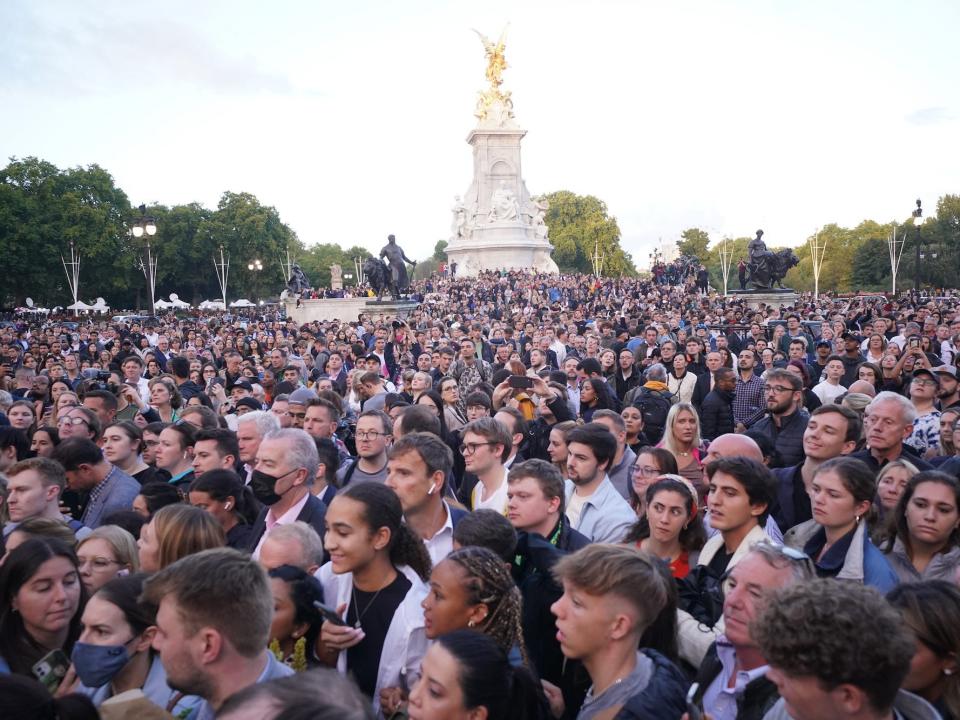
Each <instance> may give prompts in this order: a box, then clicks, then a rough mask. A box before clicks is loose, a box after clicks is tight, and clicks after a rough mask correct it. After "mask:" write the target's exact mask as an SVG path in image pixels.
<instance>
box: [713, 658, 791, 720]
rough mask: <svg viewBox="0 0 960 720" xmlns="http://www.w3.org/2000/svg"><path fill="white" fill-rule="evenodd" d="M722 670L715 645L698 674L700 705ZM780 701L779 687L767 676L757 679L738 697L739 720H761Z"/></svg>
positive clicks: (748, 684)
mask: <svg viewBox="0 0 960 720" xmlns="http://www.w3.org/2000/svg"><path fill="white" fill-rule="evenodd" d="M722 670H723V665H722V664H721V663H720V658H719V657H717V644H716V643H714V644H713V645H711V646H710V648H709V649H708V650H707V654H706V655H705V656H704V658H703V662H702V663H700V670H699V671H698V672H697V680H696V681H697V682H698V683H700V689H699V690H698V691H697V697H696V698H695V701H696V702H697V703H698V704H699V703H702V702H703V695H704V693H705V692H706V691H707V688H709V687H710V684H711V683H712V682H713V681H714V679H716V677H717V675H719V674H720V672H721V671H722ZM779 699H780V694H779V693H778V692H777V686H776V685H774V684H773V683H772V682H770V681H769V680H767V678H766V676H762V677H758V678H755V679H753V680H751V681H750V682H749V683H747V686H746V688H744V691H743V693H742V694H741V695H739V696H738V697H737V720H761V719H762V718H763V716H764V715H766V713H767V711H768V710H770V708H772V707H773V706H774V705H775V704H776V702H777V700H779Z"/></svg>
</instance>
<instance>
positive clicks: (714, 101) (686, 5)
mask: <svg viewBox="0 0 960 720" xmlns="http://www.w3.org/2000/svg"><path fill="white" fill-rule="evenodd" d="M507 23H509V29H508V35H507V48H506V57H507V63H508V64H509V68H508V69H507V70H506V72H505V73H504V84H503V89H505V90H510V91H512V94H513V100H514V106H515V113H516V119H517V122H518V124H519V125H520V126H521V127H522V128H524V129H526V130H527V135H526V137H525V138H524V140H523V143H522V162H523V174H524V178H525V180H526V184H527V187H528V188H529V190H530V192H531V193H532V194H534V195H537V194H541V193H547V192H553V191H556V190H571V191H573V192H576V193H580V194H589V195H594V196H596V197H598V198H600V199H601V200H603V201H604V202H605V203H606V205H607V208H608V210H609V212H610V214H611V215H612V216H614V217H615V218H616V219H617V221H618V223H619V226H620V230H621V244H622V246H623V247H624V249H625V250H626V251H627V252H629V253H631V255H632V256H633V259H634V261H635V262H636V263H637V265H638V266H640V267H642V266H646V265H647V264H648V262H649V253H650V252H651V251H652V250H653V249H654V247H655V246H657V244H658V242H660V241H662V242H671V241H673V240H676V239H677V238H678V237H679V235H680V232H681V231H682V230H684V229H685V228H688V227H701V228H703V229H705V230H707V231H708V232H709V233H710V236H711V238H712V239H714V240H717V239H719V238H721V237H723V236H724V235H726V236H730V237H738V236H746V235H750V236H752V235H753V233H754V231H755V230H756V229H757V228H763V229H764V231H765V235H764V239H765V240H766V241H767V242H768V244H770V245H773V246H777V245H790V246H795V245H798V244H800V243H802V242H804V241H806V239H807V238H808V237H809V236H810V235H812V234H813V233H814V232H815V231H816V230H817V228H818V227H820V226H822V225H825V224H828V223H831V222H836V223H839V224H842V225H846V226H854V225H856V224H858V223H859V222H860V221H861V220H864V219H873V220H877V221H879V222H887V221H890V220H894V219H897V220H903V219H904V218H906V217H907V216H909V214H910V211H911V210H912V209H913V207H914V200H915V199H916V198H921V199H922V200H923V203H924V208H925V214H926V215H930V214H932V213H933V212H934V211H935V206H936V201H937V198H938V197H939V196H941V195H943V194H946V193H958V192H960V176H958V168H960V142H958V137H960V81H958V78H960V53H958V52H957V51H956V43H955V39H954V33H955V31H956V28H957V27H958V26H960V3H957V2H955V1H953V2H951V1H942V2H937V1H935V0H916V1H915V2H911V3H905V2H896V1H888V0H869V1H864V2H859V1H856V0H845V1H844V2H836V1H830V2H827V1H821V0H807V1H805V2H802V3H801V2H787V1H780V0H767V1H757V2H749V1H746V0H744V1H735V0H730V1H722V0H714V1H713V2H699V1H697V0H690V1H685V2H670V3H666V2H654V1H652V0H629V1H624V2H614V1H608V0H593V1H592V2H589V3H587V2H583V1H582V0H580V1H576V0H575V1H566V0H550V1H549V2H539V1H529V2H528V1H526V0H512V1H511V2H507V1H502V0H486V1H485V2H469V3H468V2H446V3H444V2H439V1H429V0H405V2H402V3H401V2H372V1H366V0H353V2H350V3H342V2H337V3H334V2H328V1H327V0H314V1H312V2H309V1H306V0H274V2H271V3H263V2H252V1H249V2H248V1H246V0H231V1H230V2H225V1H222V0H206V1H204V2H197V1H196V0H188V1H181V0H168V1H166V2H147V1H141V2H129V1H128V2H116V1H113V0H102V1H98V2H91V1H90V0H86V1H82V0H72V1H62V0H6V1H5V2H3V3H0V157H3V158H8V157H12V156H16V157H26V156H31V155H33V156H37V157H40V158H43V159H44V160H47V161H50V162H52V163H54V164H56V165H58V166H60V167H72V166H85V165H89V164H93V163H96V164H99V165H100V166H102V167H104V168H106V169H107V170H109V171H110V172H111V173H112V174H113V176H114V179H115V181H116V183H117V184H118V185H119V186H120V187H121V188H123V189H124V190H125V191H126V192H127V194H128V196H129V197H130V201H131V203H132V204H133V205H138V204H140V203H141V202H147V203H150V202H159V203H163V204H166V205H175V204H180V203H189V202H194V201H196V202H200V203H202V204H204V205H206V206H208V207H215V206H216V203H217V201H218V199H219V197H220V196H221V194H222V193H223V192H224V191H228V190H229V191H233V192H242V191H243V192H251V193H254V194H255V195H256V196H257V197H258V198H259V199H260V201H261V202H263V203H264V204H267V205H272V206H274V207H276V208H277V210H278V211H279V213H280V216H281V218H282V219H283V220H284V221H285V222H286V223H288V224H289V225H290V226H291V227H292V228H293V230H294V231H295V232H296V233H297V235H298V236H299V237H300V239H301V240H302V241H303V242H304V243H305V244H307V245H311V244H314V243H330V242H333V243H339V244H340V245H341V246H343V247H350V246H353V245H361V246H364V247H367V248H369V249H370V250H372V251H376V250H378V249H379V248H380V247H382V245H383V244H384V240H385V238H386V236H387V235H388V234H390V233H393V234H395V235H396V236H397V241H398V243H399V244H400V245H401V246H402V247H403V248H404V249H405V251H406V252H407V254H408V255H410V256H411V257H417V258H423V257H426V256H428V255H430V254H431V253H432V251H433V247H434V245H435V243H436V242H437V240H439V239H446V238H447V236H448V235H449V232H450V221H451V212H450V209H451V207H452V206H453V198H454V196H455V195H459V194H463V193H464V191H465V190H466V188H467V186H468V185H469V183H470V180H471V174H472V155H471V148H470V147H469V145H467V143H466V137H467V134H468V133H469V131H470V129H471V128H472V127H473V126H474V124H475V118H474V117H473V114H472V113H473V107H474V103H475V100H476V94H477V92H478V91H479V90H481V89H483V87H484V85H485V80H484V67H485V60H484V56H483V48H482V46H481V44H480V41H479V39H478V38H477V36H476V35H475V34H474V33H473V32H472V29H473V28H476V29H478V30H480V31H481V32H483V33H485V34H486V35H488V36H491V37H496V36H498V35H499V33H500V31H501V29H502V28H503V27H504V26H505V25H506V24H507ZM161 232H162V229H161Z"/></svg>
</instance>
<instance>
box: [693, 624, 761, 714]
mask: <svg viewBox="0 0 960 720" xmlns="http://www.w3.org/2000/svg"><path fill="white" fill-rule="evenodd" d="M717 658H718V659H719V660H720V665H721V667H722V669H721V670H720V674H719V675H717V676H716V677H715V678H714V679H713V682H712V683H710V686H709V687H708V688H707V689H706V690H705V691H704V693H703V709H704V710H705V711H706V712H708V713H710V715H711V716H712V717H713V718H714V720H736V719H737V698H738V697H739V696H740V695H742V694H743V693H744V692H745V691H746V689H747V685H748V684H749V683H751V682H753V681H754V680H756V679H757V678H759V677H763V676H764V675H766V674H767V669H768V667H769V666H767V665H761V666H760V667H758V668H754V669H753V670H737V657H736V651H735V650H734V648H733V646H732V645H731V644H730V643H729V642H728V641H727V639H726V638H725V637H724V636H723V635H721V636H720V637H719V638H717ZM734 673H736V680H735V681H734V685H733V687H732V688H731V687H727V686H728V685H729V683H730V678H731V677H732V676H733V675H734Z"/></svg>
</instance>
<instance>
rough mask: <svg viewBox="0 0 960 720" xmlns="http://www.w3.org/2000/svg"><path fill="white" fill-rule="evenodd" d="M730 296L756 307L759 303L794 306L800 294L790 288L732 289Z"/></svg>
mask: <svg viewBox="0 0 960 720" xmlns="http://www.w3.org/2000/svg"><path fill="white" fill-rule="evenodd" d="M730 297H733V298H736V299H738V300H741V301H743V302H746V303H747V305H748V306H749V307H751V308H754V309H756V308H758V307H760V305H761V304H763V305H766V306H767V307H770V306H771V305H772V306H773V307H787V306H788V305H789V306H794V307H795V306H796V304H797V302H798V301H799V300H800V296H799V295H798V294H797V293H796V292H794V291H793V290H792V289H790V288H787V289H785V290H732V291H730Z"/></svg>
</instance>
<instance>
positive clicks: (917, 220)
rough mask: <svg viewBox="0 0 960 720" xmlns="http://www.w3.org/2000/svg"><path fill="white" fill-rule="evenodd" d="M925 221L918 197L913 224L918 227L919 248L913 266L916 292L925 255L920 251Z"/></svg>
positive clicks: (918, 288) (918, 289)
mask: <svg viewBox="0 0 960 720" xmlns="http://www.w3.org/2000/svg"><path fill="white" fill-rule="evenodd" d="M922 223H923V208H922V207H921V206H920V200H919V198H918V199H917V209H916V210H914V211H913V224H914V226H916V228H917V249H916V259H915V261H914V266H913V290H914V292H916V293H919V292H920V260H921V258H922V257H923V254H922V253H921V252H920V242H921V238H920V225H921V224H922Z"/></svg>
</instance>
